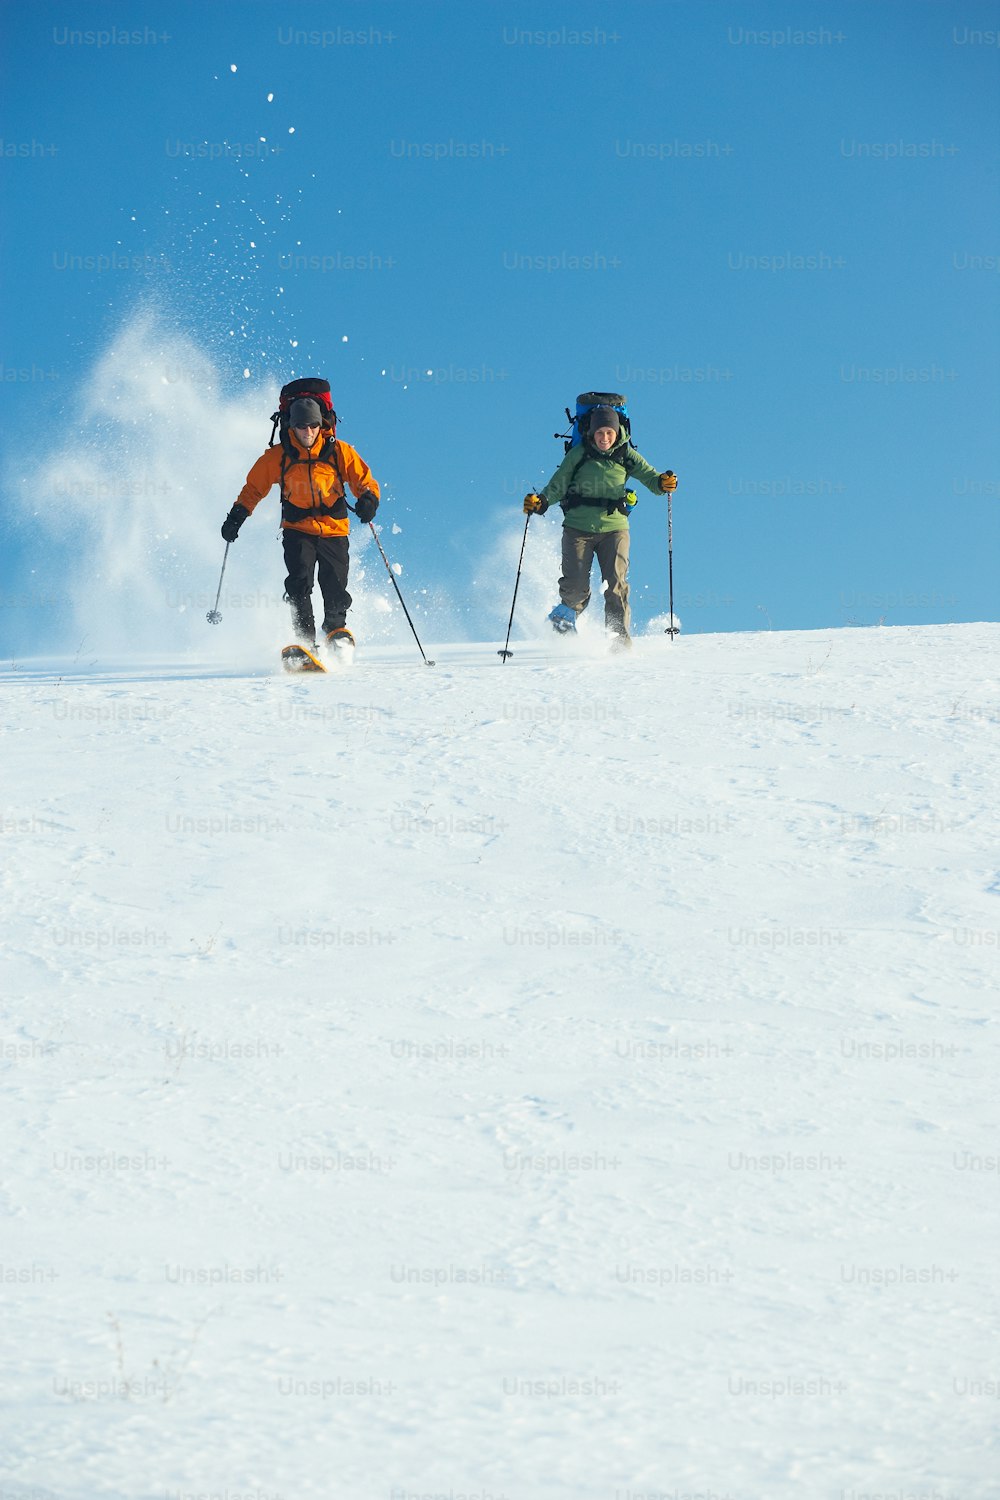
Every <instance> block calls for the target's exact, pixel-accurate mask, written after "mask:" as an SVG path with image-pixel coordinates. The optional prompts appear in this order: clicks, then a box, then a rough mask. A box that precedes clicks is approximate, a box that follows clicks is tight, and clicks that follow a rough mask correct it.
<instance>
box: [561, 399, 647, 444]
mask: <svg viewBox="0 0 1000 1500" xmlns="http://www.w3.org/2000/svg"><path fill="white" fill-rule="evenodd" d="M595 406H611V407H613V408H614V409H615V411H616V412H617V413H618V415H619V417H620V418H621V424H622V432H623V433H624V435H625V436H626V437H627V438H628V439H629V441H630V442H631V440H632V424H631V423H630V421H629V418H628V402H627V400H626V399H625V397H624V396H618V395H616V394H615V393H614V392H613V391H584V392H583V394H582V395H580V396H577V398H576V415H575V416H574V415H573V413H572V412H571V411H570V409H569V407H568V406H567V407H566V420H567V421H568V422H569V431H568V432H555V433H553V437H557V438H562V439H563V442H564V444H565V448H566V452H567V453H568V452H569V450H570V449H571V448H576V447H577V446H578V445H579V444H580V443H582V442H583V440H584V438H585V437H586V435H587V433H588V432H589V431H590V414H591V412H592V411H593V410H594V407H595Z"/></svg>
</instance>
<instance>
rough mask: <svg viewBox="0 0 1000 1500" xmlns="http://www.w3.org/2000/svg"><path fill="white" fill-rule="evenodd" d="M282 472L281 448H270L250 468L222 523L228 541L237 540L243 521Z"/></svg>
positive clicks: (224, 535)
mask: <svg viewBox="0 0 1000 1500" xmlns="http://www.w3.org/2000/svg"><path fill="white" fill-rule="evenodd" d="M280 474H281V449H280V448H268V450H267V452H266V453H262V454H261V456H260V458H258V460H257V462H256V463H255V464H254V466H253V468H252V469H251V470H250V473H249V474H248V475H247V482H246V484H245V485H244V486H243V488H242V489H241V490H240V494H239V499H238V500H236V501H235V503H234V504H233V505H231V506H230V508H229V514H228V516H227V517H226V519H225V520H224V521H223V523H222V535H223V537H224V539H225V540H226V541H227V542H235V540H236V538H237V537H238V536H239V534H240V527H241V526H242V525H243V522H244V521H246V520H247V519H248V518H249V516H250V513H251V511H252V510H253V509H254V506H256V505H259V504H260V502H261V501H262V500H263V498H264V496H265V495H266V494H267V492H268V490H269V489H270V488H271V486H272V485H273V484H274V483H275V481H276V480H277V479H278V478H279V476H280Z"/></svg>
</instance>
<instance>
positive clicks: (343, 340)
mask: <svg viewBox="0 0 1000 1500" xmlns="http://www.w3.org/2000/svg"><path fill="white" fill-rule="evenodd" d="M340 342H341V343H342V344H346V343H347V334H346V333H345V334H344V336H343V338H342V339H341V340H340Z"/></svg>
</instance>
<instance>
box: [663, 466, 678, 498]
mask: <svg viewBox="0 0 1000 1500" xmlns="http://www.w3.org/2000/svg"><path fill="white" fill-rule="evenodd" d="M676 488H677V475H676V474H675V473H674V471H673V469H668V470H667V472H666V473H665V474H661V475H660V493H661V494H662V495H672V494H673V492H674V490H675V489H676Z"/></svg>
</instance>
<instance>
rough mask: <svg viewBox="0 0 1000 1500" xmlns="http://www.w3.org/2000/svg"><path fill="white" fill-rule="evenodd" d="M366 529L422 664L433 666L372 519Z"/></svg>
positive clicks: (351, 509)
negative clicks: (410, 631)
mask: <svg viewBox="0 0 1000 1500" xmlns="http://www.w3.org/2000/svg"><path fill="white" fill-rule="evenodd" d="M347 509H348V510H350V511H353V512H354V514H355V515H357V511H356V510H354V506H353V505H349V506H348V507H347ZM368 529H369V531H370V532H371V534H372V536H373V537H374V538H375V545H376V547H377V548H378V550H379V551H380V552H381V553H382V561H383V562H384V563H385V571H386V572H387V573H388V575H389V577H390V578H391V579H392V586H393V588H394V589H395V590H396V598H397V599H398V600H399V602H400V604H402V605H403V614H404V615H405V616H406V623H407V624H408V625H409V627H410V629H411V630H412V631H413V639H414V640H415V641H416V643H417V649H418V650H419V652H420V655H421V656H422V657H423V658H424V666H425V667H433V665H434V663H433V662H432V661H428V660H427V656H426V654H425V652H424V648H423V646H421V644H420V637H419V635H417V630H416V626H415V625H414V623H413V621H412V620H411V619H410V611H409V610H408V609H407V607H406V605H405V603H404V602H403V596H402V594H401V593H400V592H399V584H398V583H397V582H396V575H395V573H394V572H393V571H392V564H391V563H390V562H389V559H388V558H387V557H386V555H385V549H384V548H383V546H382V543H381V542H380V541H379V539H378V532H377V531H376V530H375V523H374V522H373V521H369V522H368Z"/></svg>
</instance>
